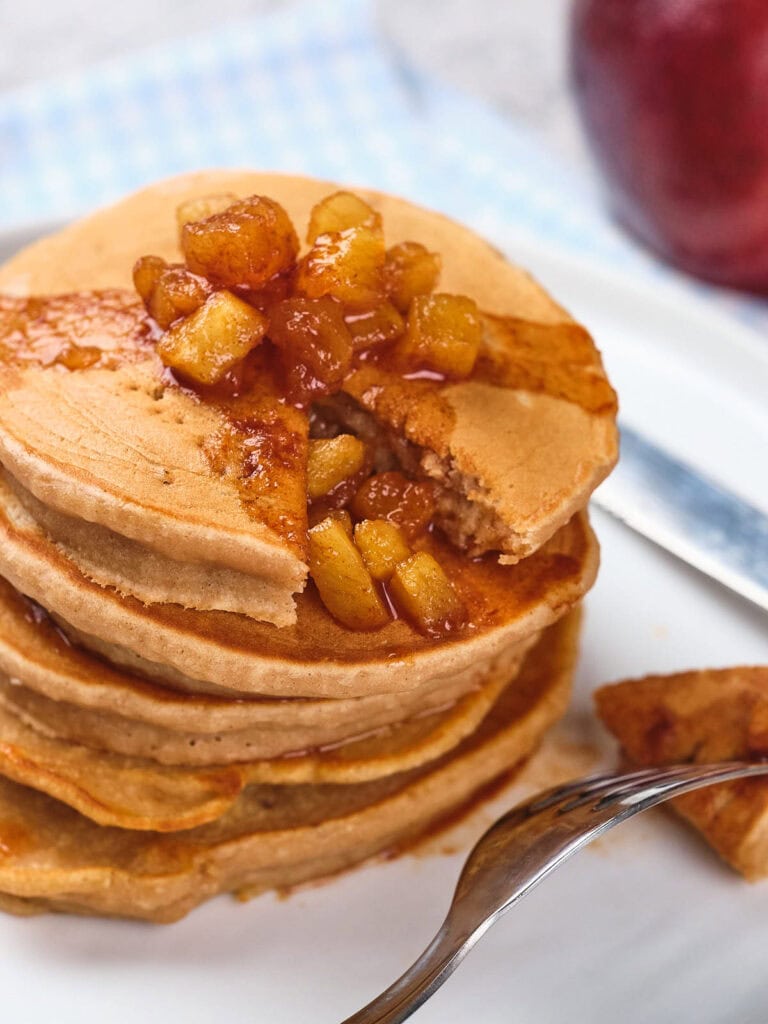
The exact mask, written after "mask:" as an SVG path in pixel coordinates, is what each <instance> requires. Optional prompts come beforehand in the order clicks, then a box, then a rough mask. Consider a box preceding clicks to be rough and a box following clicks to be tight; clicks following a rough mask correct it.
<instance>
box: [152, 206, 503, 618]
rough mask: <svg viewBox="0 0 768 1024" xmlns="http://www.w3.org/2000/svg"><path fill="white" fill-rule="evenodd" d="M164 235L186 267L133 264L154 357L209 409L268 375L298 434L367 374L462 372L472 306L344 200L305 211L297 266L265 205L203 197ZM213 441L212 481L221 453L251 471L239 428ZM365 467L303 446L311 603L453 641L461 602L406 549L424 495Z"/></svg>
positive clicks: (272, 210) (431, 506)
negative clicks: (356, 374) (374, 367)
mask: <svg viewBox="0 0 768 1024" xmlns="http://www.w3.org/2000/svg"><path fill="white" fill-rule="evenodd" d="M177 223H178V226H179V231H180V243H181V248H182V251H183V254H184V263H183V264H175V265H169V264H167V263H166V262H165V261H164V260H162V259H160V258H159V257H156V256H151V255H148V256H144V257H142V258H141V259H140V260H139V261H138V262H137V263H136V265H135V267H134V283H135V286H136V290H137V291H138V293H139V295H140V297H141V299H142V301H143V302H144V305H145V307H146V310H147V313H148V315H149V317H150V318H151V319H152V320H153V321H154V322H155V323H156V325H157V327H158V328H159V329H160V334H159V338H158V340H157V348H156V351H157V354H158V355H159V357H160V359H161V360H162V361H163V363H164V364H165V365H166V366H167V367H168V368H169V369H170V370H171V371H172V372H173V373H174V374H175V375H177V377H178V379H179V381H180V383H182V384H184V385H185V386H191V387H192V388H194V389H195V390H196V391H197V392H198V394H199V395H200V396H201V399H202V400H206V398H210V397H216V398H217V400H219V401H220V400H221V394H222V391H223V392H224V393H226V391H227V388H229V390H230V392H231V393H233V394H234V392H235V391H237V394H238V397H239V398H240V399H242V397H243V394H244V390H246V391H247V388H248V386H249V385H248V382H249V381H253V380H254V377H257V376H258V373H259V369H258V368H259V367H264V366H267V365H268V366H269V373H270V375H271V376H272V377H273V379H276V380H277V381H278V382H279V386H280V388H281V393H282V395H283V396H284V398H285V401H286V403H287V405H288V406H295V407H296V412H297V414H299V415H300V416H302V417H303V418H304V422H305V423H306V416H307V413H308V412H310V413H311V412H312V411H313V410H312V405H313V403H314V402H316V401H318V400H320V399H326V398H327V397H328V396H331V395H334V394H335V393H337V392H339V391H340V390H341V389H342V386H343V385H344V382H345V381H346V379H347V378H348V377H349V375H350V374H351V373H352V372H353V371H354V370H355V369H356V368H357V367H359V366H360V365H362V363H364V362H367V361H371V360H372V361H382V362H385V363H386V365H387V369H388V370H394V372H396V373H399V374H401V375H402V376H403V377H409V376H412V375H416V376H418V375H419V374H423V375H424V376H425V377H426V378H428V379H431V380H435V381H448V380H460V379H462V378H465V377H467V376H469V375H470V374H471V373H472V371H473V369H474V367H475V363H476V361H477V359H478V355H479V353H480V350H481V345H482V336H483V322H482V319H481V314H480V312H479V311H478V309H477V307H476V305H475V303H474V302H473V301H472V300H471V299H469V298H467V297H466V296H463V295H448V294H437V295H435V294H433V291H434V289H435V287H436V285H437V282H438V278H439V274H440V257H439V256H438V255H437V254H436V253H432V252H430V251H429V250H428V249H426V248H425V247H424V246H423V245H421V244H419V243H418V242H410V241H409V242H402V243H400V244H399V245H395V246H393V247H392V248H390V249H387V248H386V246H385V240H384V226H383V224H382V218H381V215H380V214H379V213H378V212H377V211H376V210H374V209H373V208H372V207H371V206H370V205H369V204H368V203H366V202H365V201H364V200H363V199H362V198H360V197H359V196H356V195H354V194H352V193H351V192H343V191H342V192H336V193H334V194H333V195H330V196H327V197H326V198H325V199H323V200H322V201H321V202H319V203H318V204H316V206H315V207H314V208H313V209H312V211H311V214H310V218H309V225H308V228H307V233H306V239H307V246H308V248H307V249H306V250H305V251H304V253H303V254H301V255H300V253H299V243H298V238H297V234H296V231H295V229H294V225H293V224H292V223H291V220H290V218H289V216H288V214H287V213H286V212H285V210H284V209H283V208H282V207H281V206H280V205H279V204H278V203H276V202H274V201H273V200H272V199H269V198H267V197H264V196H251V197H250V198H247V199H236V198H234V197H233V196H228V195H215V196H207V197H206V196H204V197H201V198H200V199H199V200H194V201H191V202H186V203H184V204H183V205H182V206H181V207H180V208H179V210H178V211H177ZM255 349H258V357H257V354H256V353H255V352H254V350H255ZM321 415H322V414H321ZM315 419H316V420H317V417H315ZM257 433H258V436H259V437H261V436H262V435H263V434H264V431H263V430H262V431H260V432H257ZM270 436H271V434H270ZM224 440H225V441H226V444H225V445H224V447H223V448H222V451H223V450H224V448H226V459H224V460H223V462H222V460H221V459H220V458H213V457H212V458H213V461H212V465H213V466H214V468H216V469H217V471H221V472H224V469H223V468H222V466H223V465H224V464H225V463H226V465H227V466H229V465H230V464H232V463H233V452H232V448H233V445H237V444H240V445H242V447H243V453H244V458H246V459H250V460H251V462H252V461H253V460H252V455H253V452H252V451H251V449H252V448H253V444H252V443H250V441H249V436H248V430H246V429H244V425H243V422H242V421H239V422H238V428H237V429H233V430H232V431H231V432H230V434H228V435H227V438H226V439H224ZM369 440H370V439H369ZM219 447H221V445H219ZM217 451H218V449H217ZM257 454H259V455H262V454H263V455H265V457H266V456H268V455H269V452H262V450H261V448H258V451H257ZM234 461H236V460H234ZM374 461H375V453H374V451H373V450H372V446H371V445H370V443H367V442H366V440H365V439H364V438H358V437H355V436H354V434H351V433H339V432H338V429H337V428H336V427H335V426H334V425H333V424H331V425H330V429H329V430H327V431H324V432H323V433H322V435H321V436H316V437H311V438H310V440H309V446H308V449H307V501H308V522H309V524H310V529H309V536H308V546H307V547H306V549H305V550H307V551H308V561H309V566H310V572H311V575H312V578H313V580H314V584H315V586H316V588H317V591H318V593H319V595H320V598H321V599H322V601H323V602H324V604H325V605H326V607H327V608H328V610H329V611H330V613H331V614H332V615H333V616H335V618H337V619H338V620H339V621H340V622H342V623H343V624H344V625H346V626H348V627H349V628H351V629H377V628H380V627H381V626H383V625H385V624H386V622H388V621H389V619H390V618H391V615H392V614H393V611H394V613H395V614H400V615H402V616H403V617H405V618H407V619H408V620H409V621H410V622H411V623H412V624H413V625H414V626H416V627H417V628H418V629H420V630H421V631H422V632H424V633H426V634H428V635H440V634H443V633H447V632H452V631H455V630H457V629H460V628H462V626H463V625H464V624H465V623H466V622H467V613H466V609H465V607H464V604H463V602H462V600H461V598H460V597H459V596H458V594H457V592H456V590H455V589H454V587H453V585H452V584H451V582H450V581H449V579H448V577H447V576H446V574H445V572H444V571H443V569H442V568H441V566H440V564H439V563H438V562H437V561H436V560H435V558H434V557H433V556H432V555H429V554H427V553H426V552H424V551H420V550H418V548H417V547H414V545H418V543H419V538H420V537H424V536H426V533H427V531H428V530H430V529H431V526H432V522H433V518H434V514H435V498H434V489H433V486H432V485H431V484H430V483H429V482H426V481H419V480H409V479H408V478H407V477H406V476H405V475H403V474H402V473H400V472H392V471H390V472H380V473H376V474H375V475H373V476H372V475H371V471H372V468H373V464H374ZM220 463H221V465H220ZM241 475H242V474H241ZM245 475H246V477H247V479H248V487H247V497H248V499H249V500H259V498H260V497H261V498H263V497H264V496H263V495H260V490H259V483H258V481H259V476H258V467H256V466H255V465H253V466H251V468H250V470H249V472H248V473H247V474H245ZM297 525H298V524H297Z"/></svg>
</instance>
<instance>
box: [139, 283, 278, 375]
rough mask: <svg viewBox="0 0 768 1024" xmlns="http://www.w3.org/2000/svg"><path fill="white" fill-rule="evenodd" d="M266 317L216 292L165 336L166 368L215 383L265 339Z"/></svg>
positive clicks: (160, 345) (162, 347)
mask: <svg viewBox="0 0 768 1024" xmlns="http://www.w3.org/2000/svg"><path fill="white" fill-rule="evenodd" d="M266 330H267V318H266V317H265V316H264V315H263V314H262V313H260V312H259V311H258V310H257V309H254V308H253V306H249V305H248V303H247V302H243V300H242V299H238V298H237V296H235V295H232V293H231V292H227V291H221V292H215V293H214V294H213V295H211V297H210V298H209V299H208V300H207V301H206V302H205V304H204V305H202V306H201V307H200V308H199V309H198V310H197V311H196V312H195V313H192V315H191V316H188V317H186V318H185V319H183V320H178V321H177V322H176V323H175V324H174V325H173V326H172V327H171V328H170V330H168V331H166V333H165V334H164V335H163V336H162V338H161V339H160V341H159V342H158V344H157V351H158V354H159V355H160V358H161V359H162V361H163V362H164V363H165V364H166V366H170V367H172V369H174V370H178V371H179V373H181V374H183V375H184V376H185V377H189V378H191V379H192V380H193V381H196V382H197V383H198V384H216V383H218V381H220V380H221V379H222V378H223V377H224V376H225V375H226V374H227V373H228V372H229V371H230V370H231V369H232V367H233V366H235V364H236V363H238V362H240V360H241V359H243V358H244V357H245V356H246V355H247V354H248V353H249V352H250V351H251V349H252V348H255V346H256V345H258V344H259V342H260V341H261V340H262V338H263V337H264V335H265V333H266Z"/></svg>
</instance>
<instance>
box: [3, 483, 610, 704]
mask: <svg viewBox="0 0 768 1024" xmlns="http://www.w3.org/2000/svg"><path fill="white" fill-rule="evenodd" d="M0 541H1V543H0V572H1V573H2V575H4V576H5V578H6V579H8V580H9V581H10V582H11V583H12V584H13V585H14V586H15V587H16V588H17V589H18V590H20V591H21V592H22V593H24V594H27V595H28V596H30V597H32V598H33V599H34V600H35V601H37V602H39V603H40V604H41V605H43V607H45V608H46V609H47V610H48V611H51V612H54V613H56V614H57V615H60V616H61V617H62V618H63V619H64V620H65V621H66V622H69V623H72V625H73V626H74V627H75V628H76V629H80V630H83V631H85V632H87V633H93V634H95V635H96V636H97V637H100V638H101V639H102V640H105V641H106V642H107V643H113V642H114V638H118V641H119V642H118V646H121V647H126V648H128V649H129V650H132V651H139V652H141V657H142V658H143V659H144V660H145V661H148V662H152V663H154V665H157V666H169V667H170V668H171V669H173V670H175V671H177V672H180V673H183V674H184V675H186V676H189V677H190V678H192V679H195V680H202V681H203V682H204V683H208V684H210V685H212V686H214V687H215V686H216V685H218V683H219V682H220V680H222V679H224V680H226V685H227V687H228V688H229V689H231V690H236V691H240V692H242V693H251V694H260V695H267V696H282V697H329V698H348V697H361V696H367V695H370V694H372V693H382V692H390V693H392V692H399V691H405V690H410V689H413V688H414V687H419V686H421V685H423V684H424V683H425V682H428V681H429V680H430V679H434V678H437V677H447V676H449V675H452V676H454V677H457V676H460V675H461V674H462V673H464V674H468V675H470V676H472V675H473V674H474V672H475V667H476V666H477V664H482V663H484V662H486V661H488V660H490V659H492V658H494V657H495V656H496V655H498V654H499V652H500V651H502V650H503V649H505V648H507V647H508V646H509V645H510V644H513V643H516V642H518V641H520V640H523V639H524V638H525V637H526V636H529V635H530V634H531V633H535V632H537V631H539V630H541V629H543V628H546V626H547V625H549V624H551V623H552V622H553V621H555V620H556V619H557V618H558V617H559V616H560V615H562V614H563V613H564V612H565V611H566V610H567V609H568V608H569V607H571V606H572V605H574V604H576V603H577V602H578V601H579V600H580V599H581V597H582V596H583V595H584V593H585V592H586V591H587V589H588V588H589V587H590V586H591V584H592V582H593V580H594V577H595V574H596V571H597V561H598V552H597V542H596V541H595V539H594V535H593V534H592V532H591V530H590V528H589V525H588V523H587V520H586V515H585V514H584V513H578V514H577V515H576V516H575V517H574V518H573V519H572V520H571V522H570V523H569V524H568V525H567V526H566V527H564V528H563V529H562V530H561V531H560V532H559V533H558V534H557V535H556V536H555V537H554V538H552V540H551V541H549V542H548V544H547V545H545V546H544V547H542V548H540V549H539V551H537V552H536V553H535V554H534V555H532V556H531V557H530V558H527V559H525V560H524V561H523V562H521V563H520V564H519V565H517V566H500V565H498V564H496V563H495V562H494V561H493V560H492V559H486V560H480V561H471V562H470V561H468V560H467V559H466V558H465V557H463V556H461V555H460V554H459V553H457V552H455V551H454V550H453V549H451V548H450V546H448V545H442V546H441V547H440V548H439V550H438V553H439V558H440V561H441V562H442V564H443V565H444V566H445V567H446V570H447V571H448V572H449V575H450V576H451V578H452V579H453V580H454V581H455V585H456V588H457V590H458V592H459V594H460V595H461V596H462V598H464V600H465V601H466V603H467V604H468V605H469V607H470V608H472V613H473V622H474V628H472V629H471V630H467V631H465V632H463V633H461V634H458V635H455V636H454V637H448V638H444V639H441V640H435V639H431V638H428V637H425V636H423V635H422V634H419V633H416V632H415V630H413V629H412V628H411V627H410V626H408V625H407V624H406V623H405V622H404V621H403V620H394V621H392V622H391V623H390V624H389V625H387V626H385V627H384V628H383V629H380V630H378V631H376V632H374V633H361V632H354V631H350V630H348V629H344V628H343V627H342V626H339V625H338V624H337V623H335V621H334V620H332V619H331V618H330V616H329V615H328V614H327V612H326V611H325V609H324V608H323V606H322V605H321V603H320V601H319V599H318V597H317V595H316V594H315V592H314V590H313V589H312V588H311V587H310V588H308V590H307V591H305V592H304V593H303V594H302V595H301V596H300V598H299V601H298V620H297V624H296V625H295V626H289V627H285V628H282V629H276V628H275V627H273V626H269V625H266V624H263V623H258V622H255V621H254V620H253V619H250V618H246V617H245V616H238V615H234V614H232V613H228V612H197V611H192V610H188V609H184V608H181V607H180V606H178V605H142V604H141V603H140V602H138V601H136V600H135V599H133V598H128V597H123V596H121V595H120V594H118V593H117V592H116V591H115V590H113V589H111V588H107V587H100V586H99V585H98V584H96V583H94V582H93V581H92V580H89V579H87V578H86V577H85V576H84V575H83V574H82V573H81V572H80V570H79V569H78V568H77V566H76V565H75V564H74V563H73V562H72V561H71V560H70V559H69V558H67V556H66V555H65V554H64V553H63V552H62V551H61V550H60V548H59V547H57V546H56V545H55V544H54V543H53V542H52V541H51V540H50V538H49V537H48V536H47V535H46V534H45V532H44V531H43V530H42V529H41V528H40V527H39V526H38V524H37V523H36V522H35V520H34V519H33V518H32V517H31V516H30V515H29V513H28V512H27V510H26V509H25V508H24V506H23V505H22V504H21V503H20V502H19V501H18V499H17V498H16V496H15V494H14V493H13V491H12V490H11V489H10V488H9V487H8V486H7V484H5V483H4V482H3V481H2V480H0ZM426 541H427V543H428V544H439V542H438V541H435V540H433V539H432V538H430V537H428V538H427V539H426Z"/></svg>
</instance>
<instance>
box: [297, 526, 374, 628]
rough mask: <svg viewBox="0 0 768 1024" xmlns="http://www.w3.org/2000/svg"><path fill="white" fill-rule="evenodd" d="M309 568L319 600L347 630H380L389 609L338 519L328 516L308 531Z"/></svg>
mask: <svg viewBox="0 0 768 1024" xmlns="http://www.w3.org/2000/svg"><path fill="white" fill-rule="evenodd" d="M309 571H310V573H311V575H312V579H313V580H314V582H315V586H316V587H317V591H318V593H319V595H320V599H321V601H322V602H323V604H324V605H325V607H326V608H327V609H328V611H329V612H330V613H331V615H333V617H334V618H335V619H338V620H339V622H340V623H341V624H342V625H344V626H347V627H349V629H380V628H381V627H382V626H385V625H386V624H387V622H388V621H389V612H388V611H387V608H386V606H385V604H384V601H383V600H382V598H381V596H380V594H379V592H378V590H377V589H376V584H375V583H374V582H373V579H372V578H371V574H370V573H369V572H368V570H367V569H366V567H365V563H364V562H363V558H362V555H361V554H360V552H359V551H358V550H357V548H356V547H355V545H354V543H353V542H352V540H351V538H350V536H349V534H348V533H347V532H346V530H345V529H344V526H343V525H342V523H340V522H339V520H338V519H334V518H331V517H328V518H327V519H324V520H323V521H322V522H321V523H318V524H317V526H313V527H312V529H311V530H310V531H309Z"/></svg>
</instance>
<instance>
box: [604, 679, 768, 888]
mask: <svg viewBox="0 0 768 1024" xmlns="http://www.w3.org/2000/svg"><path fill="white" fill-rule="evenodd" d="M595 700H596V703H597V712H598V715H599V716H600V718H601V719H602V721H603V722H604V724H605V725H606V726H607V728H608V729H609V730H610V731H611V732H612V733H613V735H614V736H616V738H617V739H618V740H619V742H620V743H621V745H622V747H623V749H624V751H625V753H626V755H627V757H628V758H629V759H630V761H632V762H633V763H634V764H637V765H642V766H645V765H655V764H668V763H672V764H674V763H678V762H689V761H690V762H694V763H701V764H707V763H712V762H715V761H731V760H751V759H754V758H757V757H760V758H764V757H766V756H768V666H762V667H740V668H725V669H713V670H710V671H700V672H681V673H679V674H677V675H669V676H646V677H645V678H644V679H634V680H629V681H628V682H623V683H616V684H614V685H612V686H604V687H602V688H601V689H600V690H598V691H597V692H596V694H595ZM672 806H673V807H674V809H675V811H677V813H678V814H680V815H681V816H682V817H683V818H685V819H686V821H688V822H690V824H691V825H693V826H694V828H696V829H697V830H698V831H699V832H700V833H701V835H702V836H703V837H704V838H705V839H706V841H707V842H708V843H709V844H710V846H712V848H713V849H714V850H715V851H716V852H717V853H718V854H719V855H720V856H721V857H722V858H723V860H725V861H726V862H727V863H728V864H730V865H731V866H732V867H734V868H735V869H736V870H737V871H740V872H741V874H743V875H744V876H745V877H746V878H748V879H750V880H757V879H759V878H764V877H766V875H768V780H766V779H765V778H754V779H737V780H735V781H733V782H722V783H719V784H718V785H716V786H708V787H706V788H705V789H700V790H697V791H696V792H693V793H687V794H686V795H685V796H681V797H677V799H675V800H673V801H672Z"/></svg>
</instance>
